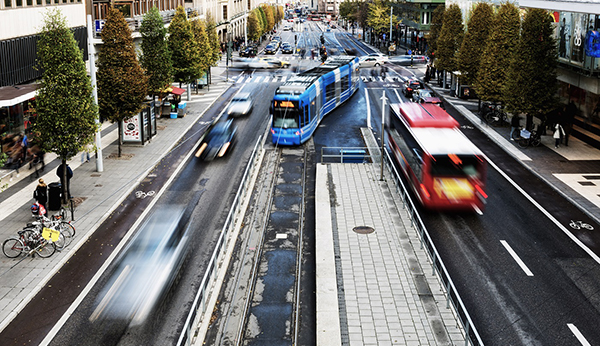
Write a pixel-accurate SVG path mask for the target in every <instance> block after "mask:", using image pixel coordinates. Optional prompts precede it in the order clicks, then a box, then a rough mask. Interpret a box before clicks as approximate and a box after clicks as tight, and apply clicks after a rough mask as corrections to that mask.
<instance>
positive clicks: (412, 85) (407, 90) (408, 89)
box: [402, 78, 423, 98]
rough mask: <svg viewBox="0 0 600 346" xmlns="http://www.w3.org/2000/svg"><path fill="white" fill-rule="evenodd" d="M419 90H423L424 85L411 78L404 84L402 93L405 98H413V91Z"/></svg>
mask: <svg viewBox="0 0 600 346" xmlns="http://www.w3.org/2000/svg"><path fill="white" fill-rule="evenodd" d="M417 89H423V83H421V81H420V80H418V79H416V78H411V79H409V80H407V81H406V82H404V89H403V90H402V93H403V94H404V96H406V97H410V98H412V95H413V91H415V90H417Z"/></svg>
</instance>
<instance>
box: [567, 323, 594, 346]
mask: <svg viewBox="0 0 600 346" xmlns="http://www.w3.org/2000/svg"><path fill="white" fill-rule="evenodd" d="M567 327H569V329H571V332H572V333H573V334H574V335H575V337H576V338H577V340H579V342H580V343H581V344H582V345H583V346H591V344H590V343H589V341H587V340H586V339H585V337H584V336H583V334H581V332H580V331H579V328H577V327H575V325H574V324H573V323H567Z"/></svg>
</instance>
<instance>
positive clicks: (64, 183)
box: [60, 159, 69, 204]
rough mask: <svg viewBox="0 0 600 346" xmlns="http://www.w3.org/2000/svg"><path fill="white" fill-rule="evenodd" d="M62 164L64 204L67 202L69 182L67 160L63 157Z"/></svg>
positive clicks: (61, 179) (61, 178)
mask: <svg viewBox="0 0 600 346" xmlns="http://www.w3.org/2000/svg"><path fill="white" fill-rule="evenodd" d="M60 164H61V165H62V177H60V181H61V183H62V204H67V192H68V189H67V185H68V184H69V183H68V182H67V160H64V159H63V160H62V161H61V163H60Z"/></svg>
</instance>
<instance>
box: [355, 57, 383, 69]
mask: <svg viewBox="0 0 600 346" xmlns="http://www.w3.org/2000/svg"><path fill="white" fill-rule="evenodd" d="M383 64H385V61H383V59H381V58H380V57H376V56H364V57H361V58H360V60H359V61H358V66H360V67H377V66H381V65H383Z"/></svg>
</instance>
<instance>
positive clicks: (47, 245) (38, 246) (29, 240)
mask: <svg viewBox="0 0 600 346" xmlns="http://www.w3.org/2000/svg"><path fill="white" fill-rule="evenodd" d="M17 233H18V238H8V239H6V240H5V241H4V243H2V252H3V253H4V255H5V256H6V257H8V258H15V257H18V256H20V255H21V254H22V253H23V252H26V253H27V255H29V254H38V255H39V256H40V257H42V258H48V257H50V256H52V255H53V254H54V252H56V245H54V243H53V242H52V241H50V240H47V239H45V238H44V237H43V236H42V234H41V233H39V232H37V231H35V230H33V229H30V228H27V227H26V228H25V229H24V230H22V231H19V232H17Z"/></svg>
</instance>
